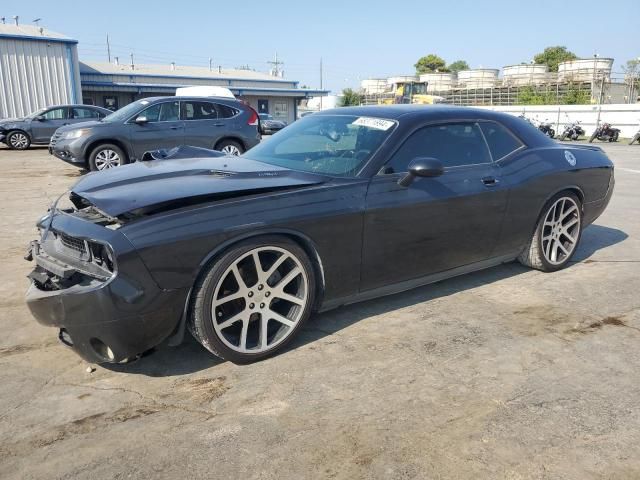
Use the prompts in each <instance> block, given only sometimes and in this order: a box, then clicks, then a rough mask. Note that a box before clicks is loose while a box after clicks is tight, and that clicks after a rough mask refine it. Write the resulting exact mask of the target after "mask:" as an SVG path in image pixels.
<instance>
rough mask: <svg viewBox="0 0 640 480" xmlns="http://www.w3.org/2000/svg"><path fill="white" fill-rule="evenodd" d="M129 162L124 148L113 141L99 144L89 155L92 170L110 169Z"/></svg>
mask: <svg viewBox="0 0 640 480" xmlns="http://www.w3.org/2000/svg"><path fill="white" fill-rule="evenodd" d="M127 163H129V159H128V158H127V156H126V154H125V153H124V152H123V151H122V149H121V148H120V147H119V146H117V145H113V144H111V143H105V144H102V145H98V146H97V147H96V148H94V149H93V151H92V152H91V155H89V169H90V170H91V171H92V172H99V171H102V170H108V169H110V168H115V167H119V166H121V165H126V164H127Z"/></svg>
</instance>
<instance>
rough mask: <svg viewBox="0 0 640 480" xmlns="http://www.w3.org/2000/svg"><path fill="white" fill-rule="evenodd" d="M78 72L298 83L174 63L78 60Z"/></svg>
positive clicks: (249, 73)
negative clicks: (132, 64)
mask: <svg viewBox="0 0 640 480" xmlns="http://www.w3.org/2000/svg"><path fill="white" fill-rule="evenodd" d="M80 73H84V74H98V75H99V74H102V75H140V76H154V77H176V78H186V77H189V78H204V79H214V80H220V79H223V80H228V79H234V80H263V81H269V82H284V83H298V82H297V81H295V80H287V79H284V78H280V77H274V76H273V75H269V74H268V73H262V72H256V71H254V70H242V69H230V68H223V69H221V70H218V68H214V69H213V70H209V69H208V68H207V67H190V66H184V65H176V66H175V68H172V67H171V65H170V64H165V65H149V64H138V63H136V64H135V66H134V69H133V70H132V69H131V65H129V64H126V63H125V64H122V63H121V64H119V65H115V64H113V63H107V62H80Z"/></svg>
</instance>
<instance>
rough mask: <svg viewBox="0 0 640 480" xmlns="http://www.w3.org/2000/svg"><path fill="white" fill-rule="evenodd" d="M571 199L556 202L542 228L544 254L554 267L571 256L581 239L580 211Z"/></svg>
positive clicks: (561, 199)
mask: <svg viewBox="0 0 640 480" xmlns="http://www.w3.org/2000/svg"><path fill="white" fill-rule="evenodd" d="M579 208H580V207H579V206H578V204H577V203H576V202H575V201H574V200H573V199H572V198H570V197H562V198H559V199H558V200H556V202H555V203H554V204H553V205H551V208H549V210H548V211H547V214H546V216H545V219H544V224H543V226H542V235H541V243H542V252H543V254H544V258H545V259H546V260H547V262H549V263H550V264H552V265H560V264H561V263H563V262H564V261H565V260H566V259H567V258H569V257H570V256H571V254H572V253H573V250H574V249H575V248H576V245H577V243H578V239H579V237H580V211H579Z"/></svg>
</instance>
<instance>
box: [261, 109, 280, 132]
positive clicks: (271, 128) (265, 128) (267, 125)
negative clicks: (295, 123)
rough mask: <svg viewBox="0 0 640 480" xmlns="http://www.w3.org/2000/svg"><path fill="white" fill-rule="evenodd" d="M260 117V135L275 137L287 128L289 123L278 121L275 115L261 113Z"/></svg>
mask: <svg viewBox="0 0 640 480" xmlns="http://www.w3.org/2000/svg"><path fill="white" fill-rule="evenodd" d="M258 115H259V117H260V133H262V134H263V135H273V134H274V133H276V132H279V131H280V130H282V129H283V128H284V127H286V126H287V122H283V121H282V120H276V119H275V118H273V115H269V114H268V113H259V114H258Z"/></svg>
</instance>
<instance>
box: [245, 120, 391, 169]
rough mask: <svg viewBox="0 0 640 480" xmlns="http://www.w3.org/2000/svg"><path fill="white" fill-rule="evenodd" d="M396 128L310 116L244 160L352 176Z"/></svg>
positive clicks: (375, 122) (383, 123)
mask: <svg viewBox="0 0 640 480" xmlns="http://www.w3.org/2000/svg"><path fill="white" fill-rule="evenodd" d="M395 126H396V122H395V121H394V120H387V119H384V118H375V117H358V116H352V115H312V116H309V117H306V118H304V119H301V120H299V121H297V122H295V123H294V124H292V125H291V126H289V127H287V128H286V129H284V130H282V132H281V133H278V134H277V135H275V136H273V137H271V138H269V139H268V140H264V141H263V142H262V143H260V144H259V145H258V146H256V147H253V148H252V149H251V150H249V151H248V152H247V153H246V154H245V155H244V156H245V157H247V158H250V159H252V160H258V161H260V162H264V163H268V164H271V165H277V166H280V167H285V168H290V169H292V170H300V171H304V172H313V173H321V174H326V175H331V176H340V177H349V176H354V175H355V174H356V173H357V172H358V171H359V170H360V169H361V168H362V166H363V165H364V164H365V163H366V162H367V161H368V160H369V159H370V158H371V156H372V155H373V154H374V152H375V151H376V150H377V149H378V147H380V145H382V143H383V142H384V141H385V139H386V138H387V137H388V136H389V135H390V134H391V132H392V131H393V129H394V128H395Z"/></svg>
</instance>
